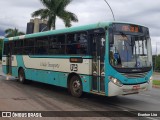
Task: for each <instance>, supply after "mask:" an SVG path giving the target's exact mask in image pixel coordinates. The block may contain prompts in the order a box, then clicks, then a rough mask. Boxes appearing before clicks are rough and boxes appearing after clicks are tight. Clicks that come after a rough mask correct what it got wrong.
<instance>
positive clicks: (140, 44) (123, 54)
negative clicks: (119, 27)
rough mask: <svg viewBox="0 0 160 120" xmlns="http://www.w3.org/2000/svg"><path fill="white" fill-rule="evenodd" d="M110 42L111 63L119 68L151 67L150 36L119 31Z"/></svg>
mask: <svg viewBox="0 0 160 120" xmlns="http://www.w3.org/2000/svg"><path fill="white" fill-rule="evenodd" d="M113 39H114V42H113V44H110V63H111V64H112V66H114V67H117V68H144V67H151V65H152V56H151V41H150V38H149V37H146V36H138V35H129V34H127V35H126V34H124V33H123V32H119V34H114V35H113Z"/></svg>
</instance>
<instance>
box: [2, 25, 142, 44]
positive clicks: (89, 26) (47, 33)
mask: <svg viewBox="0 0 160 120" xmlns="http://www.w3.org/2000/svg"><path fill="white" fill-rule="evenodd" d="M112 23H126V22H99V23H96V24H89V25H84V26H77V27H70V28H65V29H58V30H50V31H45V32H38V33H33V34H26V35H21V36H16V37H10V38H4V41H10V40H19V39H24V38H34V37H40V36H47V35H54V34H62V33H70V32H76V31H85V30H90V29H96V28H104V27H107V26H109V25H110V24H112ZM127 24H133V23H127ZM140 26H142V25H140Z"/></svg>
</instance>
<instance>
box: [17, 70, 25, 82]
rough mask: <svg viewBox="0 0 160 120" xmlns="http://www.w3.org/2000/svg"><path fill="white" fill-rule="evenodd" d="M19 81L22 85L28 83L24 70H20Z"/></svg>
mask: <svg viewBox="0 0 160 120" xmlns="http://www.w3.org/2000/svg"><path fill="white" fill-rule="evenodd" d="M18 79H19V82H20V83H22V84H25V83H26V78H25V73H24V70H23V69H20V70H19V72H18Z"/></svg>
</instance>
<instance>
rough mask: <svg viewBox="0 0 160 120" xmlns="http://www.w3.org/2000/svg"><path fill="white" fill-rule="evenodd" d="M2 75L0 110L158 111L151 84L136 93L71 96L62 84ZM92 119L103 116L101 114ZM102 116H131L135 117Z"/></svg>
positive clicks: (159, 99) (158, 99)
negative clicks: (10, 77) (146, 89)
mask: <svg viewBox="0 0 160 120" xmlns="http://www.w3.org/2000/svg"><path fill="white" fill-rule="evenodd" d="M5 79H6V78H5V77H2V76H1V77H0V111H101V110H102V111H112V110H114V111H115V110H116V111H130V110H132V111H137V110H138V111H139V110H140V111H146V110H147V111H160V94H159V92H160V90H159V89H154V88H153V90H152V91H148V92H144V93H141V94H138V95H129V96H118V97H113V98H109V97H102V96H96V95H91V94H87V95H85V96H84V98H74V97H72V96H70V95H69V94H68V93H67V91H66V89H63V88H59V87H55V86H51V85H46V84H41V83H36V82H33V83H32V84H30V85H23V84H20V83H18V82H17V81H16V80H5ZM62 119H64V118H62ZM68 119H74V118H68ZM78 119H81V118H78ZM87 119H89V120H90V119H92V118H87ZM95 119H102V120H103V118H95ZM104 119H105V120H106V119H109V120H110V119H114V120H116V119H118V120H123V119H126V120H127V119H131V120H132V119H136V118H104ZM145 119H146V118H145ZM148 119H150V118H148ZM151 119H153V120H156V119H157V118H151ZM15 120H16V119H15Z"/></svg>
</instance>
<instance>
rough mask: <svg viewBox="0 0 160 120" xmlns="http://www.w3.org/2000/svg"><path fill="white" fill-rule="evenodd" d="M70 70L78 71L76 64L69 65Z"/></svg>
mask: <svg viewBox="0 0 160 120" xmlns="http://www.w3.org/2000/svg"><path fill="white" fill-rule="evenodd" d="M70 69H71V71H74V72H76V71H78V65H77V64H71V66H70Z"/></svg>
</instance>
